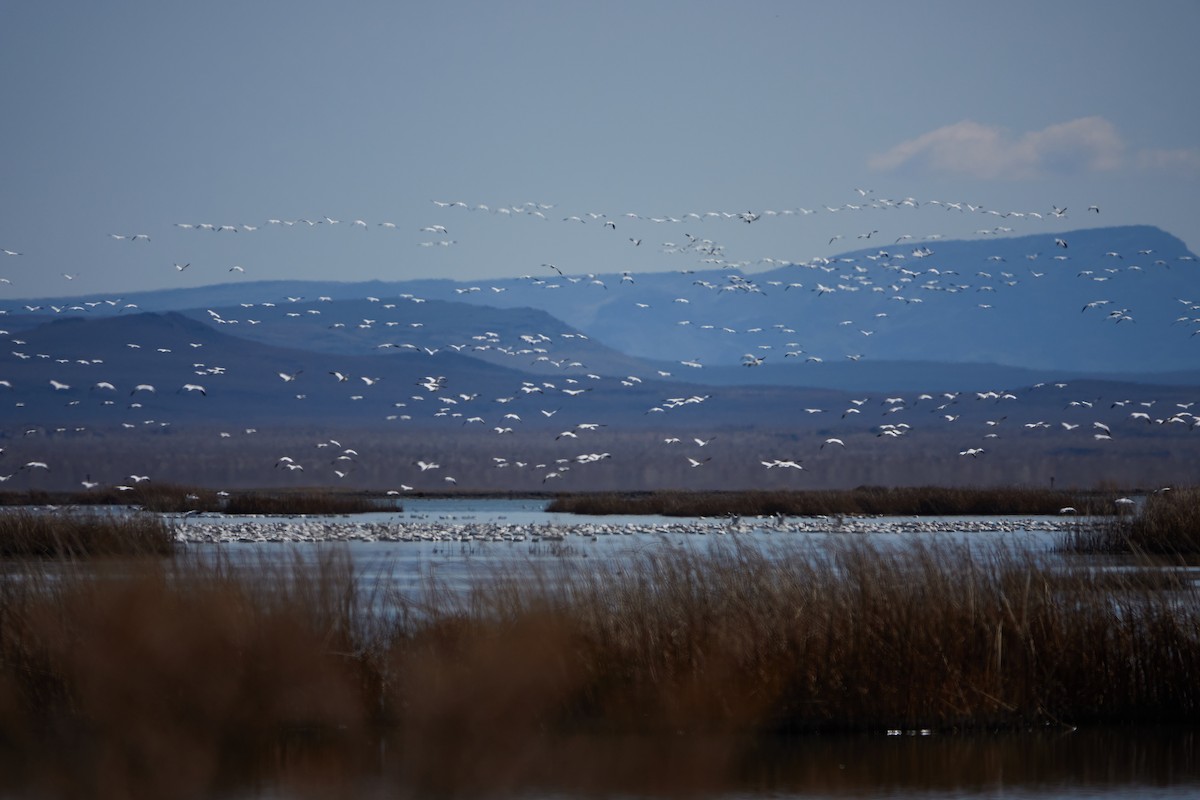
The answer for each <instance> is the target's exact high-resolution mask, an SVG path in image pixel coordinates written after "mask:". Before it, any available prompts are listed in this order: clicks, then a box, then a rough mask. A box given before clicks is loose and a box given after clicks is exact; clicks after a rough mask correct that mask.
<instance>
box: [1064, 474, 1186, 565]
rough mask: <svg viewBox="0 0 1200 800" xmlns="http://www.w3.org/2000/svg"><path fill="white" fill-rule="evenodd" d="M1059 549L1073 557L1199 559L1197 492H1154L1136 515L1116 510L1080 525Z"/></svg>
mask: <svg viewBox="0 0 1200 800" xmlns="http://www.w3.org/2000/svg"><path fill="white" fill-rule="evenodd" d="M1059 546H1060V549H1062V550H1063V551H1066V552H1075V553H1107V554H1117V555H1120V554H1143V553H1144V554H1149V555H1159V556H1194V555H1200V488H1197V487H1188V488H1180V489H1167V490H1160V491H1157V492H1154V493H1152V494H1150V495H1147V496H1146V498H1145V499H1144V501H1143V502H1142V504H1141V506H1140V508H1137V510H1135V511H1130V512H1121V511H1120V510H1119V509H1118V511H1117V513H1110V514H1108V515H1105V516H1103V517H1101V518H1097V519H1093V520H1090V521H1087V522H1085V523H1084V524H1081V525H1080V526H1079V527H1078V528H1077V529H1075V530H1072V531H1069V532H1068V533H1067V534H1066V535H1065V536H1064V537H1063V539H1062V541H1061V542H1060V545H1059Z"/></svg>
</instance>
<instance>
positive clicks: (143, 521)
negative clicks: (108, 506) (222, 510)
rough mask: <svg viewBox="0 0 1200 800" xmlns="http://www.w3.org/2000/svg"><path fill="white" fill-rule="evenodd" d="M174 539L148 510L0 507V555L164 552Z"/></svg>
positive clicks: (67, 556)
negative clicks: (133, 512) (130, 512)
mask: <svg viewBox="0 0 1200 800" xmlns="http://www.w3.org/2000/svg"><path fill="white" fill-rule="evenodd" d="M174 541H175V534H174V531H173V530H172V529H171V527H170V526H169V525H168V524H167V523H166V522H164V521H163V520H162V519H161V518H160V517H157V516H155V515H152V514H140V513H139V514H124V513H107V512H104V511H80V510H69V511H64V510H48V509H45V510H43V509H27V508H20V509H6V510H4V511H0V558H14V559H26V558H51V559H81V558H95V557H116V556H121V557H129V556H163V555H169V554H170V553H171V552H172V551H173V549H174V546H175V545H174Z"/></svg>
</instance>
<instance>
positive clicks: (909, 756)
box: [181, 499, 1200, 800]
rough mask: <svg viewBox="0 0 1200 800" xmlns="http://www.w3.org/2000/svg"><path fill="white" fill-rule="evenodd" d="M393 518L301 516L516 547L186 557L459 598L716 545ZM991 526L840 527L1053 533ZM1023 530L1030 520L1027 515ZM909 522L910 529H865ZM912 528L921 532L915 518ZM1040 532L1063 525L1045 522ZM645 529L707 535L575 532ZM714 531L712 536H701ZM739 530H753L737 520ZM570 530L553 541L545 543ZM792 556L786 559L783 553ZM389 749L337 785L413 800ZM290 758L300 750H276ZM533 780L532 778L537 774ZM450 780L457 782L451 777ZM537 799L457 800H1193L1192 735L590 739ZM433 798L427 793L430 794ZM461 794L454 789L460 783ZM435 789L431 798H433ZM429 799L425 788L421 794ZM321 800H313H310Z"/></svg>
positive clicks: (449, 516) (539, 505)
mask: <svg viewBox="0 0 1200 800" xmlns="http://www.w3.org/2000/svg"><path fill="white" fill-rule="evenodd" d="M403 503H404V506H405V510H404V511H403V512H402V513H397V512H381V513H377V514H368V515H360V516H355V517H353V518H346V517H343V518H331V519H330V520H324V521H323V520H313V519H308V520H304V522H306V523H308V522H316V523H321V522H330V523H332V524H350V523H354V524H363V525H369V524H379V525H387V526H394V527H395V528H396V529H398V530H399V529H419V530H435V531H444V530H446V529H447V528H448V527H449V528H455V527H456V526H464V529H465V530H472V529H474V528H476V527H479V526H489V525H500V526H517V527H519V528H520V529H522V530H524V531H526V532H527V538H525V539H524V540H517V541H483V540H477V539H470V540H467V541H458V540H455V541H445V540H442V541H403V542H387V541H349V542H337V543H332V544H330V543H314V542H305V543H280V542H236V543H231V544H221V545H192V546H191V547H193V548H194V549H195V551H196V552H200V553H209V554H215V553H218V552H219V553H222V554H225V555H228V556H230V557H232V558H233V559H234V560H235V561H237V560H239V559H245V560H246V562H247V563H248V564H260V563H262V559H264V558H265V559H268V560H273V559H276V558H279V559H292V558H296V557H299V558H302V559H310V558H311V559H315V558H317V557H318V556H319V555H320V554H322V553H328V552H329V551H330V550H331V549H336V550H338V551H340V552H344V553H346V554H348V555H349V556H350V558H351V560H352V562H353V564H354V567H355V571H356V573H357V574H358V576H359V577H360V579H361V580H362V582H363V585H364V587H365V588H368V589H371V588H384V587H386V588H389V589H392V590H399V591H402V592H411V593H417V592H420V591H421V589H422V587H424V586H427V585H428V582H429V580H430V579H431V578H436V579H437V580H438V582H439V583H440V584H441V585H443V586H448V587H452V588H454V589H457V590H466V589H468V588H469V587H470V586H472V585H473V584H474V583H475V582H476V581H478V580H479V579H480V577H481V576H486V575H489V574H492V573H493V572H494V570H495V568H497V567H503V568H506V569H515V570H520V569H529V568H530V565H535V566H536V565H543V566H547V567H553V566H555V565H561V564H563V563H566V562H569V563H572V564H576V565H578V564H586V563H588V562H587V561H586V560H589V559H601V560H604V559H620V558H623V557H629V556H630V555H632V554H635V553H637V552H640V551H643V550H645V549H646V548H664V547H667V548H670V547H687V548H695V547H699V548H704V547H712V546H717V543H719V542H720V543H727V542H728V541H729V540H730V539H731V538H734V537H729V536H722V535H721V534H720V532H719V530H717V529H719V527H720V522H719V521H711V520H679V519H668V518H659V517H643V516H637V517H579V516H575V515H567V514H548V513H546V512H545V511H544V510H543V509H544V505H545V504H544V502H543V501H537V500H511V499H504V500H478V499H470V500H455V499H437V500H424V499H411V500H410V499H404V500H403ZM993 521H994V522H995V523H996V524H995V525H994V526H993V527H994V528H995V530H993V531H989V532H980V531H977V530H970V528H972V527H973V526H977V525H978V523H979V520H978V519H971V520H968V519H962V520H955V519H949V518H941V519H938V520H936V521H935V522H936V523H937V525H936V526H935V527H937V531H936V532H921V533H902V534H897V533H896V532H894V531H890V530H889V531H888V532H853V533H852V534H851V535H860V536H869V537H871V538H872V541H873V542H874V543H876V544H877V545H879V546H888V544H889V543H896V544H897V545H898V546H899V545H900V544H901V543H903V542H904V541H906V540H907V538H906V537H908V536H911V535H919V536H929V537H940V538H943V539H945V540H948V541H963V540H971V541H980V542H1001V541H1002V542H1005V543H1007V544H1010V545H1012V546H1013V547H1018V548H1032V549H1035V550H1040V551H1048V550H1049V549H1050V548H1052V547H1053V546H1054V544H1055V542H1056V540H1057V536H1058V534H1056V533H1054V532H1052V531H1047V530H1039V529H1027V528H1037V527H1039V526H1038V525H1037V524H1036V523H1037V522H1039V521H1038V520H1034V522H1035V524H1034V525H1029V526H1023V525H1022V524H1021V522H1022V521H1014V520H1007V519H1003V518H999V519H996V520H993ZM1024 521H1025V522H1028V521H1029V520H1024ZM299 522H300V521H298V520H295V519H281V518H267V517H253V518H252V517H238V518H206V517H192V518H190V519H188V520H186V521H184V522H182V523H181V524H184V525H219V526H239V525H250V526H254V525H265V524H284V523H287V524H299ZM877 522H878V523H880V524H881V525H883V527H885V528H886V527H887V524H888V523H893V522H895V523H899V522H904V523H910V522H912V521H911V520H878V521H877ZM924 522H930V521H929V520H925V521H924ZM1040 522H1044V523H1046V525H1048V526H1049V525H1052V524H1055V523H1057V522H1061V520H1052V519H1044V520H1041V521H1040ZM587 525H597V526H600V525H603V526H632V527H634V528H637V529H639V530H645V529H655V526H658V525H680V526H683V528H684V529H686V528H687V527H688V526H692V525H694V526H696V529H697V530H700V529H703V530H704V531H705V534H704V535H690V534H688V533H661V532H658V533H656V532H651V533H636V534H633V535H620V534H614V533H607V534H604V535H596V536H590V535H581V534H579V533H578V531H580V530H581V529H583V528H582V526H587ZM714 525H716V526H717V527H716V528H714V527H713V526H714ZM749 527H750V528H751V529H753V528H754V523H753V521H751V522H750V523H749ZM767 528H769V526H766V525H764V531H754V530H751V531H750V532H748V533H746V532H743V533H739V534H736V536H737V537H740V538H739V539H738V540H739V541H741V542H749V543H753V544H757V545H759V546H762V547H764V548H770V547H771V546H774V545H778V544H783V545H784V546H786V547H791V548H794V547H795V546H801V547H813V548H818V549H819V548H820V547H821V546H822V543H827V542H828V540H829V539H828V537H832V536H844V535H846V532H845V529H844V526H843V525H839V523H838V521H837V520H834V519H830V520H827V521H824V522H823V523H821V524H818V525H816V526H815V528H816V530H813V531H807V532H803V533H782V534H781V533H777V532H773V533H772V532H765V529H767ZM563 529H570V530H571V531H573V533H571V534H570V535H567V536H565V537H564V538H562V539H558V538H555V536H554V535H555V533H556V532H557V531H561V530H563ZM793 551H794V550H793ZM389 752H393V751H391V750H389V746H388V743H387V742H381V743H380V750H379V753H378V754H377V757H376V758H374V759H372V761H373V763H372V765H371V766H370V767H368V768H367V769H366V771H365V772H366V774H365V775H362V776H359V777H355V778H354V779H352V780H351V782H350V785H345V784H343V785H341V787H340V789H339V791H342V792H349V794H345V795H344V796H359V797H376V796H378V797H390V796H424V794H425V790H418V791H417V792H415V793H414V792H413V789H412V783H411V782H410V780H411V775H410V774H408V772H407V768H406V767H402V766H400V765H397V764H394V763H393V760H392V759H391V758H390V757H389V755H388V754H389ZM276 757H277V758H283V759H284V760H285V761H286V760H288V759H291V760H292V761H294V762H297V763H302V762H303V761H304V759H305V758H307V757H308V755H307V754H306V753H305V752H304V750H303V749H300V750H297V751H296V752H292V753H287V754H277V755H276ZM535 771H536V770H535ZM459 777H461V776H459ZM538 785H539V786H540V788H537V789H532V790H531V789H529V788H528V786H527V785H526V786H525V787H524V788H516V787H498V786H480V787H479V790H478V791H477V792H468V793H467V794H465V795H464V794H462V793H459V794H458V795H457V796H473V797H519V798H523V799H524V800H551V799H553V800H567V799H570V800H575V798H583V797H622V798H642V797H644V798H658V797H676V796H689V797H704V798H716V799H719V800H763V799H764V798H829V799H830V800H832V799H833V798H839V799H840V798H892V799H893V800H934V799H938V800H940V799H941V798H959V797H969V798H987V799H989V800H990V799H992V798H996V799H997V800H999V799H1000V798H1005V799H1006V800H1008V799H1011V798H1022V799H1025V798H1028V799H1029V800H1051V798H1108V799H1110V800H1127V799H1128V800H1132V799H1133V798H1164V799H1165V798H1194V797H1200V738H1198V737H1197V732H1196V731H1195V730H1193V729H1179V728H1170V729H1129V728H1121V729H1117V730H1068V729H1053V730H1051V729H1043V730H1032V731H1027V732H1020V733H1011V732H1008V733H1002V734H1000V733H998V734H994V735H979V734H972V735H970V736H949V735H928V734H925V733H923V732H921V731H902V732H898V733H897V734H896V735H891V736H883V735H878V736H840V737H819V738H804V739H796V740H785V741H774V742H772V743H770V744H769V745H763V744H762V743H754V744H747V743H744V742H727V741H715V742H714V741H706V740H696V739H694V738H689V737H680V738H679V739H674V738H671V737H667V738H666V739H665V740H664V739H662V738H659V739H655V740H638V741H632V742H631V741H628V740H619V741H612V740H598V741H595V742H589V743H588V744H587V746H586V748H585V749H584V752H582V753H581V752H580V751H579V750H578V748H577V749H576V750H574V751H571V752H567V753H560V752H558V751H555V752H554V754H553V755H548V757H547V767H546V769H545V777H544V778H543V779H542V780H540V781H538ZM433 788H436V787H433ZM459 788H461V787H459ZM431 791H432V789H431ZM434 793H436V792H434ZM231 796H236V797H256V798H259V797H270V798H289V797H300V796H308V794H307V793H297V794H293V793H291V792H289V791H288V789H287V788H285V787H282V786H277V785H271V782H270V781H267V782H266V783H265V785H264V784H259V785H258V786H257V787H256V788H255V790H254V791H253V792H252V793H250V794H242V793H240V792H235V793H234V794H233V795H231ZM322 796H323V795H322Z"/></svg>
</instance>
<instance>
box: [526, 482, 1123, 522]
mask: <svg viewBox="0 0 1200 800" xmlns="http://www.w3.org/2000/svg"><path fill="white" fill-rule="evenodd" d="M1102 502H1103V501H1102V500H1101V499H1100V498H1097V497H1096V496H1095V495H1094V494H1093V493H1084V492H1078V491H1065V490H1054V489H1028V488H1002V489H991V488H977V489H972V488H951V487H938V486H921V487H898V488H888V487H880V486H862V487H859V488H856V489H845V490H832V489H831V490H820V491H799V492H798V491H777V492H768V491H755V492H645V493H632V494H631V493H619V492H605V493H592V494H569V495H562V496H559V497H557V498H555V500H554V501H553V502H552V503H551V504H550V508H549V509H548V510H550V511H558V512H565V513H571V514H664V515H666V516H678V517H718V516H726V515H730V514H737V515H739V516H770V515H773V514H783V515H785V516H797V517H805V516H822V515H826V516H829V515H836V514H845V515H886V516H910V515H917V516H970V515H981V516H982V515H997V514H1028V515H1042V514H1056V513H1058V511H1059V510H1060V509H1062V508H1065V507H1068V506H1070V507H1073V508H1076V509H1078V511H1079V512H1080V513H1088V512H1089V510H1090V509H1092V508H1093V507H1096V508H1099V507H1100V505H1101V504H1102ZM1107 507H1108V508H1111V506H1107Z"/></svg>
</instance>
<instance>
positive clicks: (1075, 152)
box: [869, 117, 1125, 179]
mask: <svg viewBox="0 0 1200 800" xmlns="http://www.w3.org/2000/svg"><path fill="white" fill-rule="evenodd" d="M1124 149H1125V144H1124V142H1122V141H1121V137H1120V135H1119V134H1118V133H1117V131H1116V128H1114V127H1113V125H1112V123H1110V122H1109V121H1108V120H1106V119H1104V118H1103V117H1081V118H1080V119H1075V120H1071V121H1070V122H1062V123H1059V124H1057V125H1051V126H1049V127H1047V128H1043V129H1042V130H1040V131H1031V132H1029V133H1026V134H1023V135H1021V136H1019V137H1014V136H1013V135H1012V134H1010V133H1009V132H1007V131H1005V130H1004V129H1002V128H999V127H996V126H993V125H982V124H980V123H978V122H972V121H971V120H963V121H962V122H956V123H955V124H953V125H947V126H945V127H942V128H938V129H937V130H934V131H930V132H929V133H925V134H922V135H920V136H918V137H917V138H915V139H910V140H909V141H907V142H902V143H900V144H898V145H896V146H895V147H893V148H892V149H891V150H888V151H887V152H886V153H882V154H879V155H876V156H873V157H872V158H871V159H870V162H869V163H870V166H871V167H872V168H873V169H879V170H892V169H897V168H899V167H901V166H904V165H906V164H913V165H917V166H924V167H927V168H929V169H932V170H935V171H938V172H948V173H955V174H960V175H968V176H971V177H975V178H1012V179H1022V178H1034V177H1038V176H1041V175H1047V174H1053V175H1072V174H1078V173H1081V172H1096V171H1103V170H1111V169H1115V168H1117V167H1118V166H1120V164H1121V161H1122V154H1123V152H1124Z"/></svg>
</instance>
